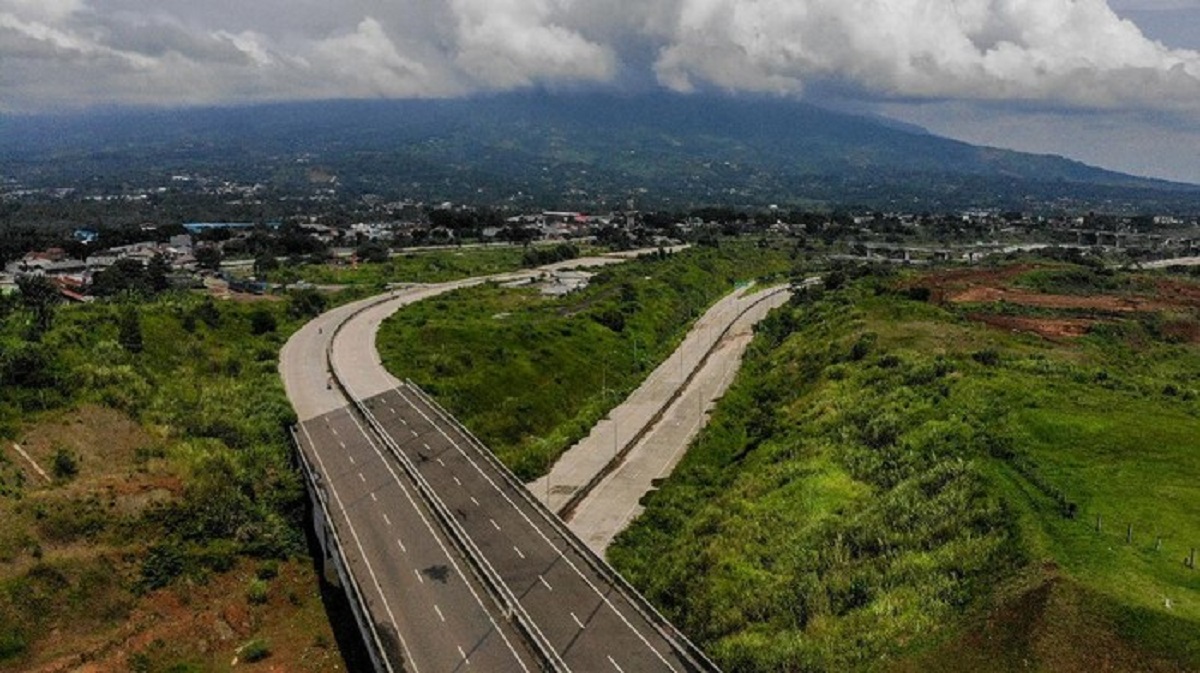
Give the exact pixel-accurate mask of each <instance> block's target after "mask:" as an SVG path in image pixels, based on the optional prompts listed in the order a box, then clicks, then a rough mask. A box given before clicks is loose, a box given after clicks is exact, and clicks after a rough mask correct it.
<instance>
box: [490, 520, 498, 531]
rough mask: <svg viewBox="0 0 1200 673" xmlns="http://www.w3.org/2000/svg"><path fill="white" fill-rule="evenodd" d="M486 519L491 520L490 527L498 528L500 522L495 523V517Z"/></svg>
mask: <svg viewBox="0 0 1200 673" xmlns="http://www.w3.org/2000/svg"><path fill="white" fill-rule="evenodd" d="M488 521H491V522H492V528H495V529H496V530H500V524H498V523H496V520H495V519H488Z"/></svg>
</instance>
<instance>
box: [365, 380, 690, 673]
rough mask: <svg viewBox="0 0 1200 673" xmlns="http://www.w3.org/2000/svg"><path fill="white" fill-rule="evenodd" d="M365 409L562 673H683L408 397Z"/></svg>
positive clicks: (540, 522)
mask: <svg viewBox="0 0 1200 673" xmlns="http://www.w3.org/2000/svg"><path fill="white" fill-rule="evenodd" d="M366 406H367V407H368V408H369V409H370V410H371V414H372V415H373V416H374V417H375V419H376V420H377V421H378V423H379V425H380V426H381V427H382V428H383V429H384V431H385V432H386V433H387V434H388V435H389V436H391V437H392V439H393V440H394V442H395V445H396V446H398V447H399V449H400V450H401V451H402V452H403V453H404V454H405V455H406V456H408V458H409V459H410V460H411V461H412V462H413V463H414V464H416V465H417V467H418V469H419V470H420V472H421V474H422V476H423V477H424V478H425V479H426V480H427V481H428V482H429V484H431V485H432V486H433V488H434V490H435V491H436V492H437V494H438V497H439V498H440V499H441V500H442V502H443V503H444V504H445V505H446V507H447V508H449V509H450V511H452V512H453V513H454V516H455V517H456V518H457V520H458V523H459V524H460V525H461V526H462V528H463V529H464V530H465V531H466V533H467V534H468V535H469V536H470V537H471V539H472V540H473V541H474V542H475V544H476V545H477V546H478V548H479V550H480V552H481V553H482V554H483V556H484V557H486V559H487V561H488V562H489V563H490V565H491V566H492V567H493V568H495V570H496V572H497V573H498V574H499V575H500V577H501V578H502V579H503V581H504V583H505V584H506V585H507V586H508V587H509V589H510V590H511V591H512V592H513V594H514V595H515V596H516V597H517V599H518V600H519V601H520V603H521V604H522V606H523V607H524V609H525V610H526V611H527V612H528V614H529V615H530V616H531V618H532V619H533V620H534V621H535V622H536V623H537V624H538V626H539V628H540V629H541V631H542V633H543V634H544V635H545V637H546V639H547V640H548V641H549V643H550V645H551V646H552V647H553V648H554V650H555V652H556V653H557V654H558V656H559V657H561V659H562V661H563V662H565V663H566V665H567V667H568V668H569V669H570V670H573V671H581V672H582V671H589V672H590V671H627V672H632V671H678V672H682V671H687V670H689V669H688V667H687V665H686V664H685V662H684V661H683V660H682V659H681V658H680V656H679V655H678V654H677V653H676V651H675V648H674V647H673V643H672V641H671V640H668V638H667V637H664V635H662V634H660V633H659V632H658V630H657V629H656V627H655V625H654V624H653V623H652V622H651V621H650V620H649V619H648V617H647V616H646V615H644V614H643V613H642V612H641V611H640V610H639V608H638V607H637V606H635V605H634V604H633V603H632V602H631V601H630V600H629V599H628V598H627V597H626V596H625V595H624V594H623V593H622V592H620V591H618V590H617V589H616V588H615V587H614V585H613V583H612V582H611V580H610V579H609V578H608V577H606V576H605V575H604V574H602V573H600V572H598V571H597V569H596V568H595V567H594V566H593V565H592V563H593V561H592V560H589V559H588V558H585V553H584V552H583V551H582V550H581V549H579V548H578V547H577V546H576V545H575V544H573V543H572V541H571V540H568V539H567V536H566V534H564V533H565V531H564V529H563V528H562V527H561V524H559V525H557V526H556V525H555V522H553V521H551V520H550V517H552V516H553V515H550V514H549V513H548V512H546V510H545V509H543V508H541V507H539V506H537V505H536V501H535V500H533V499H532V498H531V497H529V496H528V495H527V494H524V493H522V491H523V487H522V486H521V485H520V484H519V483H515V482H513V481H510V480H508V479H506V478H505V476H504V474H503V473H502V471H501V470H499V469H498V468H497V466H496V465H495V464H494V461H492V460H489V459H488V457H487V456H486V455H485V454H484V453H483V452H484V451H487V449H486V448H483V447H480V446H479V445H478V444H476V443H474V442H473V441H472V440H471V438H470V437H469V436H468V435H467V434H466V433H465V432H463V431H462V430H460V429H459V428H458V426H457V425H456V424H455V423H454V422H453V421H452V420H451V419H449V418H448V417H445V416H442V415H441V414H440V412H439V410H438V409H436V408H435V407H434V406H433V405H431V404H430V403H429V402H428V401H426V400H425V399H424V398H423V397H422V396H421V395H420V394H419V393H418V392H417V391H416V390H415V389H413V388H410V387H409V386H407V385H401V386H400V387H399V388H396V389H393V390H391V391H389V392H385V393H383V394H381V395H377V396H375V397H373V398H371V399H369V400H367V401H366Z"/></svg>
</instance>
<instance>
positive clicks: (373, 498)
mask: <svg viewBox="0 0 1200 673" xmlns="http://www.w3.org/2000/svg"><path fill="white" fill-rule="evenodd" d="M371 502H379V498H378V497H377V496H376V495H375V492H374V491H371Z"/></svg>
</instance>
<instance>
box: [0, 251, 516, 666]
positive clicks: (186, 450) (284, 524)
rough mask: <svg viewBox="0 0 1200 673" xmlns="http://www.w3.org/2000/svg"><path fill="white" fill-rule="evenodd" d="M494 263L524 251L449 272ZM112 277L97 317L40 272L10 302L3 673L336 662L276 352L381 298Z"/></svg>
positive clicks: (0, 438)
mask: <svg viewBox="0 0 1200 673" xmlns="http://www.w3.org/2000/svg"><path fill="white" fill-rule="evenodd" d="M476 256H478V259H477V258H476ZM493 265H495V266H497V267H504V268H516V267H519V266H520V253H519V252H517V259H516V260H509V259H507V258H505V260H496V259H493V258H492V255H491V251H488V252H475V251H472V252H470V253H469V254H468V255H467V256H466V257H465V258H464V260H463V261H461V263H460V266H458V267H455V268H454V269H449V270H448V269H442V270H440V271H439V272H438V273H441V274H445V275H443V276H442V277H461V276H462V275H466V274H470V273H474V272H475V271H477V270H478V269H479V268H481V267H485V266H486V267H488V268H491V267H492V266H493ZM360 268H361V269H362V271H361V273H363V274H366V273H368V270H369V271H370V273H373V274H377V275H376V276H375V277H376V278H378V279H379V281H380V282H392V281H396V282H404V281H410V280H413V279H414V277H413V276H408V275H403V274H405V273H407V272H408V271H407V270H406V269H405V268H404V267H401V266H385V265H363V266H362V267H360ZM119 271H122V273H120V274H109V275H108V277H107V279H106V282H108V283H109V286H111V287H112V292H111V293H109V294H110V298H108V299H105V300H101V301H98V302H95V303H92V304H86V305H67V304H63V303H60V302H59V300H58V293H57V291H56V290H55V289H54V288H53V287H51V286H50V285H49V283H47V282H44V281H39V280H37V279H33V280H27V281H22V287H21V292H19V293H17V294H14V295H10V296H0V521H2V522H3V525H0V670H29V669H31V668H37V667H40V666H45V665H50V664H53V665H54V666H58V667H75V666H78V665H79V664H81V663H82V662H84V661H85V660H86V661H90V662H92V664H93V665H95V666H99V668H98V669H97V670H113V671H116V670H135V671H166V670H176V671H182V670H214V669H215V670H224V669H226V668H228V666H229V661H230V660H231V659H232V658H233V656H234V654H235V652H237V651H238V648H242V650H241V657H242V660H243V661H248V660H252V659H269V660H270V661H272V662H275V663H276V664H277V665H281V666H284V667H285V668H289V670H335V668H336V667H337V666H342V665H344V663H343V660H342V657H341V655H340V654H339V652H338V648H337V647H336V645H335V637H334V632H333V631H332V630H331V627H330V624H329V619H330V618H329V616H328V615H327V614H326V610H327V608H326V606H325V604H324V602H323V600H322V598H321V595H320V592H319V589H320V583H319V581H318V579H317V577H316V576H315V574H314V572H313V563H312V560H311V559H310V558H309V557H308V546H307V544H306V540H305V534H304V527H305V525H306V524H305V521H304V520H303V513H304V504H305V503H304V500H305V496H304V491H303V485H302V483H301V480H300V477H299V475H298V473H297V472H296V471H295V469H294V468H293V466H292V462H291V451H292V449H291V445H290V440H289V438H288V432H287V428H288V426H289V425H290V424H292V423H293V422H294V420H295V418H294V412H293V411H292V409H291V406H290V404H289V403H288V401H287V398H286V396H285V394H284V391H283V387H282V383H281V381H280V379H279V375H278V356H279V350H280V348H281V347H282V345H283V344H284V342H285V341H286V340H287V337H288V336H289V335H290V334H291V333H292V332H293V331H295V330H296V329H297V328H298V327H299V326H300V325H302V324H303V323H304V322H306V321H307V320H308V319H309V318H310V317H311V316H313V315H315V314H317V313H319V312H321V311H322V310H324V309H325V308H327V307H329V306H332V305H335V304H337V303H341V302H344V301H349V300H351V299H353V298H356V297H358V296H361V295H362V294H364V293H366V292H367V291H369V289H370V288H369V287H368V286H363V287H355V288H351V289H350V290H349V291H346V292H342V293H339V294H337V295H326V294H323V293H320V292H317V291H315V290H313V289H303V290H296V291H292V292H289V293H287V294H285V295H281V296H274V297H270V296H268V297H248V296H238V297H235V298H234V299H233V300H215V299H213V298H212V297H209V296H207V295H205V294H204V293H190V292H177V291H164V290H163V288H162V287H159V286H157V285H156V284H155V283H152V282H141V280H143V278H142V276H141V275H139V274H140V269H136V270H135V269H132V268H130V269H125V270H119ZM135 272H137V273H135ZM392 274H396V275H392ZM417 277H419V278H421V279H428V277H427V276H422V275H420V273H418V274H417ZM22 452H24V453H22ZM281 657H283V658H282V659H281Z"/></svg>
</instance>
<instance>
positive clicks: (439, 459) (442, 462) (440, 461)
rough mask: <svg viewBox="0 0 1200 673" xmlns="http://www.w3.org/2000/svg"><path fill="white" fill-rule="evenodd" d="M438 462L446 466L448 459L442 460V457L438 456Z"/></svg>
mask: <svg viewBox="0 0 1200 673" xmlns="http://www.w3.org/2000/svg"><path fill="white" fill-rule="evenodd" d="M437 462H438V465H441V466H442V467H446V461H444V460H442V459H441V458H438V459H437Z"/></svg>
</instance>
